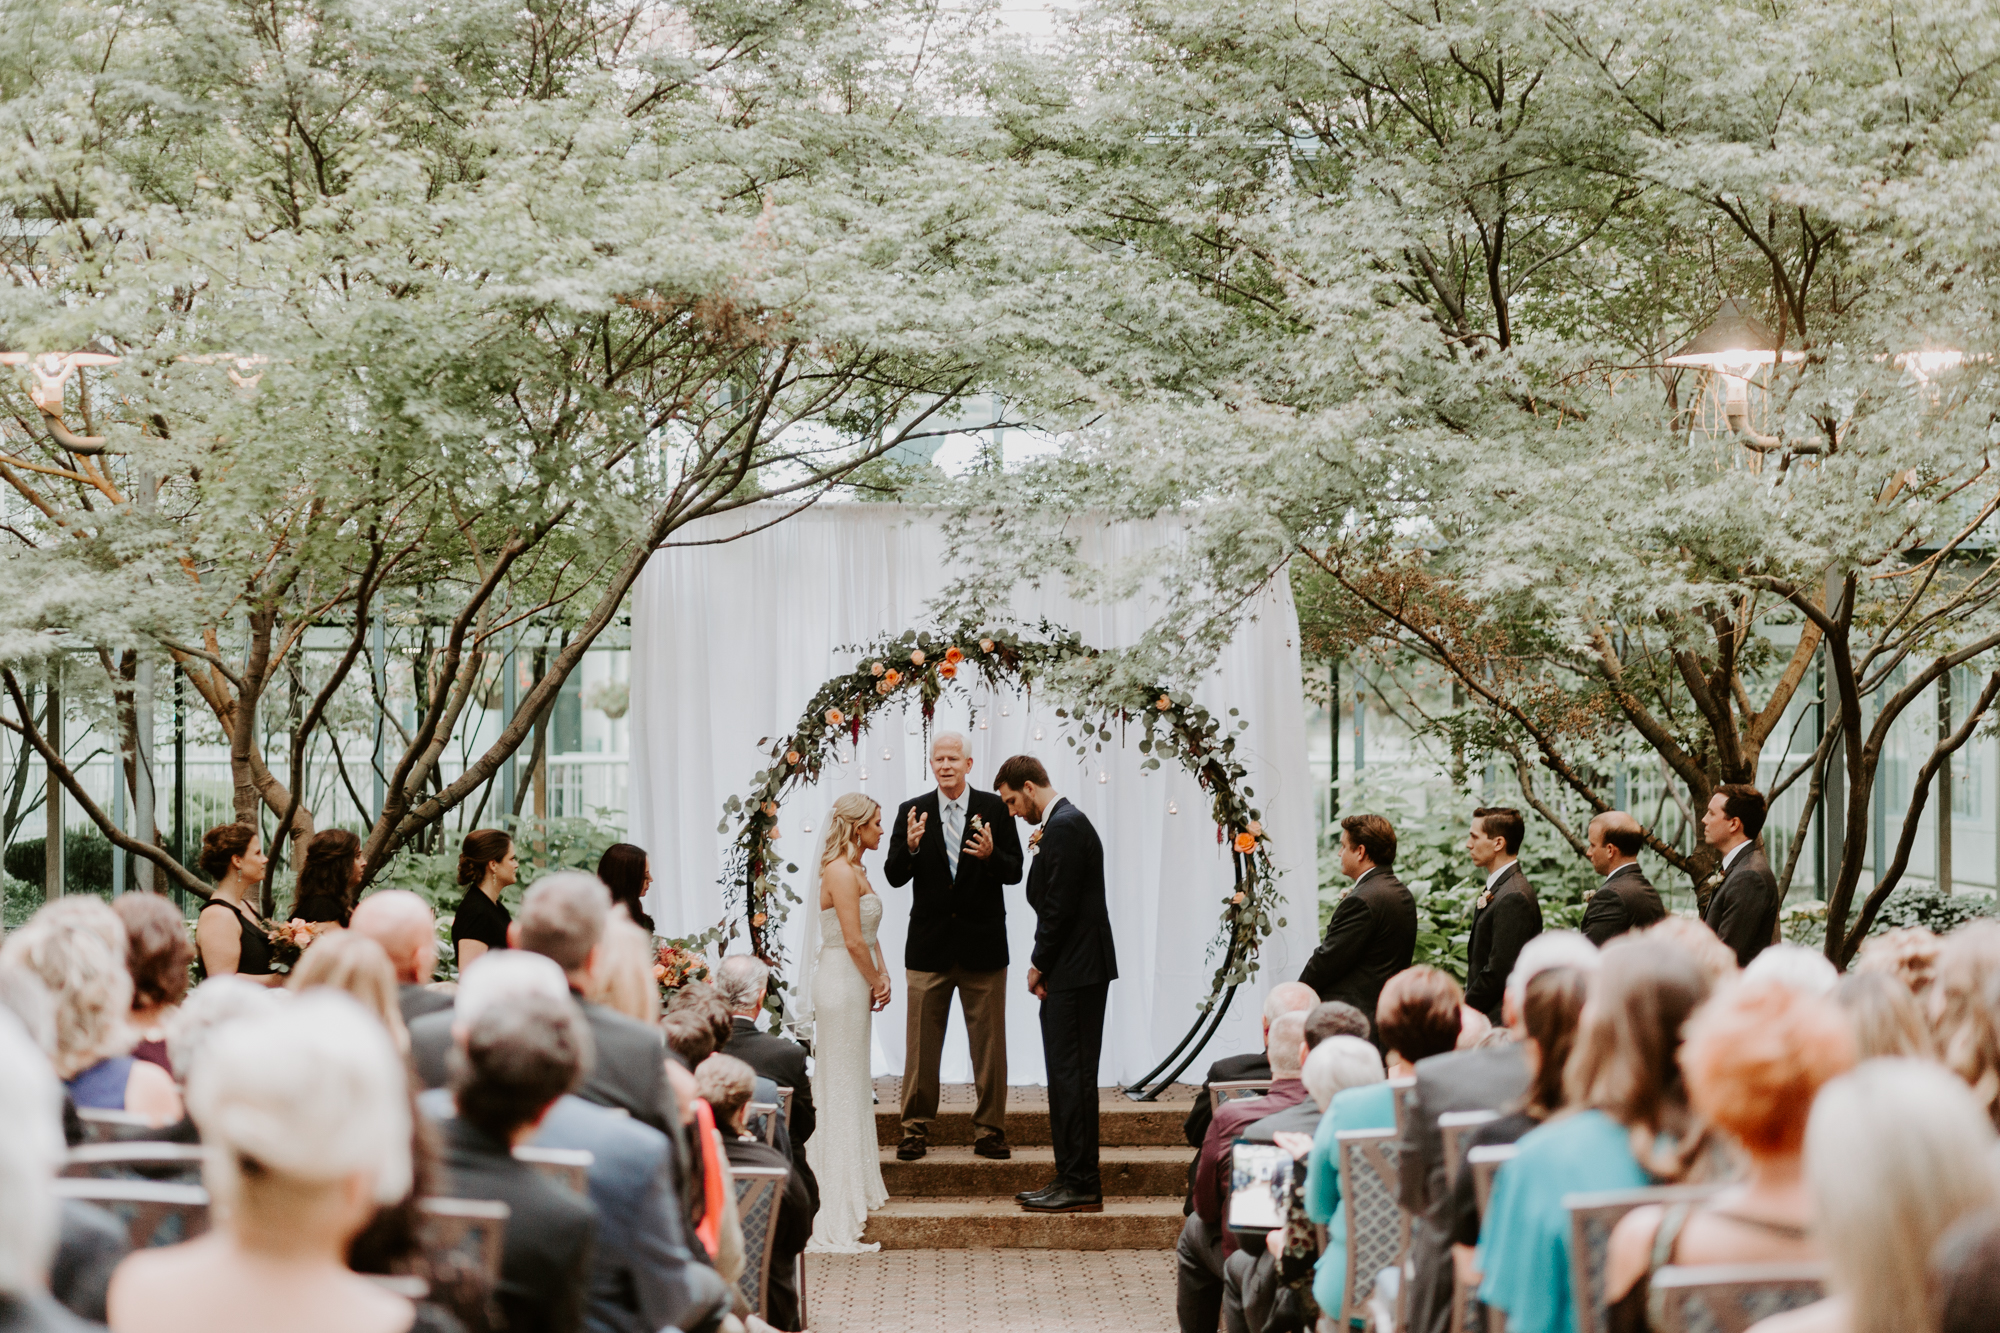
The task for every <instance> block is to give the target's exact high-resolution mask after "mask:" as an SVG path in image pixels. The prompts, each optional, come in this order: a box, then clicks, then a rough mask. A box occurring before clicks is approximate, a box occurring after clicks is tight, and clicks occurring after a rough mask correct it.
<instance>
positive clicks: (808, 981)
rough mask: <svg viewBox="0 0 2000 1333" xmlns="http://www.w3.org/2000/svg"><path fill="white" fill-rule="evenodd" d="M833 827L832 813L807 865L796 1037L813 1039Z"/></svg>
mask: <svg viewBox="0 0 2000 1333" xmlns="http://www.w3.org/2000/svg"><path fill="white" fill-rule="evenodd" d="M832 825H833V812H832V811H831V810H829V811H827V817H826V818H825V819H824V820H822V821H821V823H820V833H819V838H818V839H817V840H816V841H815V842H814V843H813V850H812V859H811V860H810V861H808V862H807V863H806V885H805V893H804V895H803V899H804V900H803V901H802V902H801V903H800V907H801V908H803V909H804V911H805V914H806V923H805V929H804V930H803V931H802V932H800V939H799V957H798V966H797V967H795V968H793V969H792V974H793V980H792V1000H791V1004H790V1006H789V1007H790V1009H791V1013H792V1027H793V1029H794V1032H795V1034H796V1035H799V1036H810V1035H811V1028H812V1021H813V972H814V970H815V969H817V968H818V967H819V869H820V866H821V865H823V864H825V861H826V839H827V834H828V833H829V832H830V831H831V829H832Z"/></svg>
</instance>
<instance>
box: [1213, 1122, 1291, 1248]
mask: <svg viewBox="0 0 2000 1333" xmlns="http://www.w3.org/2000/svg"><path fill="white" fill-rule="evenodd" d="M1291 1188H1292V1155H1291V1154H1290V1153H1288V1152H1286V1151H1285V1150H1284V1149H1283V1148H1280V1147H1279V1146H1278V1145H1277V1144H1275V1143H1250V1142H1247V1141H1246V1140H1243V1139H1238V1140H1236V1142H1235V1143H1233V1144H1231V1145H1230V1150H1229V1213H1228V1218H1229V1226H1230V1228H1231V1229H1232V1230H1235V1231H1275V1230H1276V1229H1277V1228H1279V1227H1281V1226H1283V1225H1284V1224H1285V1195H1286V1194H1287V1193H1289V1192H1290V1191H1291Z"/></svg>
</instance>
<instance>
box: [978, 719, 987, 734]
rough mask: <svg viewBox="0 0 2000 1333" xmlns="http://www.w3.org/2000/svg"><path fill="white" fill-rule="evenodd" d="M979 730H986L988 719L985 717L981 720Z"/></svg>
mask: <svg viewBox="0 0 2000 1333" xmlns="http://www.w3.org/2000/svg"><path fill="white" fill-rule="evenodd" d="M979 729H980V730H981V731H984V730H986V719H985V718H983V717H982V718H980V719H979Z"/></svg>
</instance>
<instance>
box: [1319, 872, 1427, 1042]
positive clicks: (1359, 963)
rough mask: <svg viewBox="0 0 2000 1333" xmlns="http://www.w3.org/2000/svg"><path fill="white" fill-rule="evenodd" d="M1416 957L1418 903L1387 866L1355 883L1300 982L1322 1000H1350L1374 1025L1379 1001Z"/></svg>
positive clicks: (1334, 912) (1334, 911) (1334, 910)
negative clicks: (1387, 988) (1398, 975)
mask: <svg viewBox="0 0 2000 1333" xmlns="http://www.w3.org/2000/svg"><path fill="white" fill-rule="evenodd" d="M1416 952H1417V900H1416V899H1415V898H1412V897H1411V896H1410V891H1409V890H1408V889H1406V888H1404V887H1403V881H1402V880H1400V879H1397V878H1396V875H1395V872H1394V871H1392V870H1389V869H1388V868H1386V867H1384V866H1377V867H1376V868H1375V869H1373V870H1371V871H1369V872H1368V873H1367V874H1365V875H1363V876H1362V877H1361V878H1360V879H1359V880H1357V881H1355V885H1354V887H1353V888H1352V889H1349V890H1348V891H1347V896H1346V897H1344V898H1342V899H1341V900H1340V904H1339V906H1337V907H1335V908H1334V909H1333V919H1332V920H1330V921H1328V922H1327V923H1326V938H1325V939H1323V940H1321V941H1320V943H1319V947H1318V948H1317V949H1314V950H1313V954H1312V957H1311V958H1308V959H1306V967H1305V971H1303V972H1301V973H1300V974H1299V980H1300V981H1303V982H1304V983H1305V984H1306V985H1308V986H1311V987H1312V988H1313V989H1314V990H1315V991H1318V992H1319V998H1320V999H1322V1000H1345V1001H1347V1003H1349V1004H1351V1005H1353V1006H1354V1007H1355V1008H1356V1009H1359V1010H1360V1011H1361V1012H1362V1013H1364V1014H1366V1015H1368V1022H1369V1024H1370V1026H1371V1027H1372V1026H1373V1025H1374V1022H1375V1001H1377V1000H1378V999H1380V998H1381V997H1382V987H1383V986H1384V985H1385V984H1387V983H1388V980H1389V978H1390V977H1393V976H1395V975H1396V974H1397V973H1398V972H1401V971H1402V970H1403V969H1404V968H1406V967H1408V966H1409V965H1410V959H1412V958H1413V957H1415V956H1416Z"/></svg>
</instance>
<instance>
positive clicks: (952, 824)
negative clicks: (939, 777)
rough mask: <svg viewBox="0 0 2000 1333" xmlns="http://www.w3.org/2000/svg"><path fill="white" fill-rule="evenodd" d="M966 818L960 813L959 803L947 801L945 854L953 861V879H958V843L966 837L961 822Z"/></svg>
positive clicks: (945, 810)
mask: <svg viewBox="0 0 2000 1333" xmlns="http://www.w3.org/2000/svg"><path fill="white" fill-rule="evenodd" d="M963 818H964V816H963V815H962V814H961V813H960V812H959V808H958V802H957V801H946V802H945V806H944V854H945V855H946V856H947V857H949V858H950V859H951V877H952V878H953V879H957V878H958V842H959V839H960V838H961V837H962V836H964V833H965V827H964V825H963V824H961V823H960V822H959V821H960V820H961V819H963Z"/></svg>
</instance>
